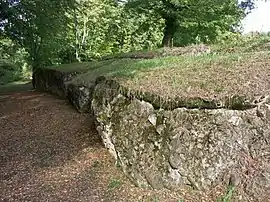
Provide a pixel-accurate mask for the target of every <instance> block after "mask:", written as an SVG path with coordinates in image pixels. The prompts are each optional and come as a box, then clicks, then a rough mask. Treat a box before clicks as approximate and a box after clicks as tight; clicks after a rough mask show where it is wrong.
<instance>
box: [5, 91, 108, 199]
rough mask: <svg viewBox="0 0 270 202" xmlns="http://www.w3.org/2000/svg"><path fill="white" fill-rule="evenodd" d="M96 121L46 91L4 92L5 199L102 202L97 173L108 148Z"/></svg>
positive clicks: (101, 191)
mask: <svg viewBox="0 0 270 202" xmlns="http://www.w3.org/2000/svg"><path fill="white" fill-rule="evenodd" d="M92 123H93V121H92V120H91V118H90V117H89V115H86V114H79V113H77V112H76V111H75V110H73V109H72V108H71V107H70V106H69V104H68V103H66V102H65V101H63V100H59V99H57V98H55V97H52V96H49V95H46V94H41V93H34V92H32V93H29V92H26V93H15V94H12V95H9V96H1V97H0V129H1V131H0V140H1V141H0V162H1V164H0V193H1V194H0V199H2V200H3V201H22V200H24V201H25V200H30V201H45V200H48V201H59V200H61V199H62V200H65V201H101V200H102V197H103V196H102V194H103V192H105V190H102V187H104V186H100V185H99V183H100V182H101V181H100V179H98V178H99V176H98V175H96V174H98V173H95V175H92V172H95V167H97V166H98V163H99V161H100V160H103V159H104V158H107V152H106V151H105V150H104V149H103V147H102V144H101V142H100V139H99V136H98V135H97V133H96V132H95V130H94V126H93V124H92ZM100 188H101V190H99V189H100Z"/></svg>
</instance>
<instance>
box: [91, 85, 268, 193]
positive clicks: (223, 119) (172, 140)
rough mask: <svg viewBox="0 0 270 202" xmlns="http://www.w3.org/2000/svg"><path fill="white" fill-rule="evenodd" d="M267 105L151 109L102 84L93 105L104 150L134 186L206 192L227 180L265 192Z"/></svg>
mask: <svg viewBox="0 0 270 202" xmlns="http://www.w3.org/2000/svg"><path fill="white" fill-rule="evenodd" d="M266 102H268V103H269V100H268V101H265V102H264V103H261V105H260V107H258V108H253V109H249V110H244V111H240V110H227V109H208V110H206V109H205V110H203V109H201V110H199V109H186V108H177V109H174V110H172V111H169V110H163V109H159V110H155V109H154V107H153V106H152V105H151V104H150V103H149V102H145V101H140V100H138V99H135V98H133V99H130V98H127V97H125V96H123V95H122V94H120V93H119V91H118V90H117V89H112V86H110V85H107V84H106V82H101V83H99V84H97V86H96V88H95V91H94V95H93V100H92V107H93V111H94V113H95V115H96V121H97V128H98V131H99V133H100V134H101V136H102V138H103V141H104V143H105V146H106V147H107V148H108V149H109V151H110V152H111V153H112V154H113V155H114V156H115V157H116V158H117V161H118V163H119V164H120V165H121V167H122V168H123V171H124V172H125V173H126V174H127V175H128V176H129V177H130V178H131V179H132V181H133V182H135V183H136V184H137V185H138V186H149V185H150V186H152V187H153V188H162V187H166V188H176V187H179V186H181V185H190V186H192V187H194V188H196V189H208V188H211V187H214V186H216V185H218V184H220V183H224V184H228V183H229V181H231V182H230V183H233V184H243V183H248V184H249V185H250V186H251V185H252V184H253V185H254V184H257V185H256V186H261V187H264V186H265V187H268V188H269V189H270V167H269V162H270V147H269V140H270V128H269V127H270V126H269V121H270V116H269V115H270V105H268V103H266ZM269 104H270V103H269ZM258 114H260V115H259V116H258ZM250 161H252V163H251V162H250ZM256 166H257V167H258V168H259V169H258V170H256V171H254V170H253V169H254V168H255V167H256ZM254 172H256V174H255V173H254ZM246 179H249V181H248V182H246ZM259 179H260V180H259Z"/></svg>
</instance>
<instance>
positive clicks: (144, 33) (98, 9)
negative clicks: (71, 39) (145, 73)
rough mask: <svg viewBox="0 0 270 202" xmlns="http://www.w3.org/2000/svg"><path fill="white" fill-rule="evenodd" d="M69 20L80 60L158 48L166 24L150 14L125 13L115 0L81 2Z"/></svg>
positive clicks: (87, 0)
mask: <svg viewBox="0 0 270 202" xmlns="http://www.w3.org/2000/svg"><path fill="white" fill-rule="evenodd" d="M69 16H70V18H71V19H72V18H73V19H74V20H73V22H74V23H73V24H72V25H71V27H73V29H74V31H73V34H74V35H75V45H74V47H75V50H76V58H77V59H78V60H91V59H92V58H100V57H101V56H104V55H108V54H115V53H121V52H129V51H134V50H141V49H152V48H155V47H157V45H158V43H160V41H161V37H162V32H161V30H162V26H163V23H162V21H160V20H159V19H157V18H156V17H155V16H153V15H150V14H137V13H132V12H130V11H127V10H125V9H124V7H123V6H121V5H119V4H116V3H115V1H114V0H84V1H80V2H79V3H78V5H77V9H76V10H75V12H74V13H71V14H70V15H69Z"/></svg>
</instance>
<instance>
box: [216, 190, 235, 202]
mask: <svg viewBox="0 0 270 202" xmlns="http://www.w3.org/2000/svg"><path fill="white" fill-rule="evenodd" d="M234 191H235V187H234V186H229V187H228V190H227V192H226V194H225V195H224V196H222V197H221V198H218V199H217V202H230V201H231V200H232V196H233V193H234Z"/></svg>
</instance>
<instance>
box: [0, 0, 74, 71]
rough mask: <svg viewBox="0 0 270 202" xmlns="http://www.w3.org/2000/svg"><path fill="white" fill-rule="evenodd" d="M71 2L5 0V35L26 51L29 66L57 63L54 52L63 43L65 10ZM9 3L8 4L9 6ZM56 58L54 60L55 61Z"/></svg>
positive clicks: (66, 22)
mask: <svg viewBox="0 0 270 202" xmlns="http://www.w3.org/2000/svg"><path fill="white" fill-rule="evenodd" d="M72 2H73V1H71V0H70V1H67V0H54V1H51V0H37V1H29V0H21V1H18V2H14V3H9V1H6V2H4V4H5V5H4V6H5V7H6V9H5V11H4V12H5V15H3V16H5V19H2V20H3V22H5V23H4V24H3V27H4V34H5V36H7V37H8V38H10V39H12V40H14V41H15V42H16V43H18V44H19V45H21V47H23V48H24V49H25V50H26V51H27V52H28V54H29V57H28V61H29V63H30V64H31V65H32V67H34V68H35V67H37V66H40V65H51V64H52V63H53V62H57V58H56V55H57V54H58V52H59V50H61V49H62V48H63V47H64V46H65V39H66V38H65V32H67V29H68V26H67V24H68V18H67V17H66V15H65V13H66V11H67V10H68V9H70V8H71V7H72V4H71V3H72ZM8 4H9V5H8ZM55 60H56V61H55Z"/></svg>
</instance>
